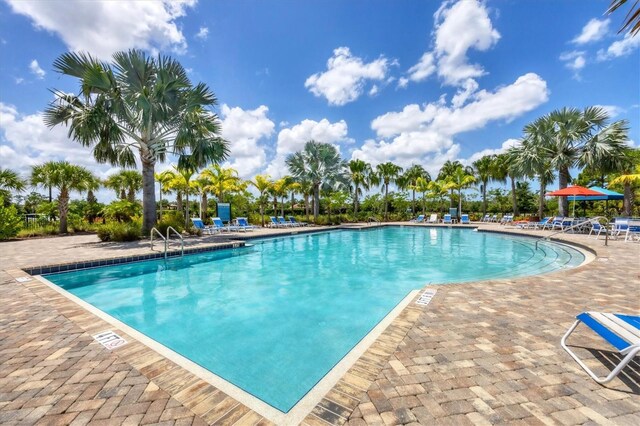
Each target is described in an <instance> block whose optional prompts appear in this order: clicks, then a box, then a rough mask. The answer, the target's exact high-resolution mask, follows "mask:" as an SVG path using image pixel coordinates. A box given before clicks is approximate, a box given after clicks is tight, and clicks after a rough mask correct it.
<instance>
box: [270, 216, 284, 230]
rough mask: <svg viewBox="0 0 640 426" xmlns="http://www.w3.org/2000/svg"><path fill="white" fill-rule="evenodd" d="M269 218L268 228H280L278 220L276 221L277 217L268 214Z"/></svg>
mask: <svg viewBox="0 0 640 426" xmlns="http://www.w3.org/2000/svg"><path fill="white" fill-rule="evenodd" d="M269 219H271V222H270V223H269V228H280V227H281V225H280V222H278V219H276V217H275V216H269Z"/></svg>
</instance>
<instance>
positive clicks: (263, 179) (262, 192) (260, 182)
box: [249, 175, 273, 227]
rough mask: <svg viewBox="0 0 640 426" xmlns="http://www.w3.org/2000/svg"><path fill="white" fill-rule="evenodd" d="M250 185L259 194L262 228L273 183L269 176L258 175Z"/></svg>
mask: <svg viewBox="0 0 640 426" xmlns="http://www.w3.org/2000/svg"><path fill="white" fill-rule="evenodd" d="M249 184H251V185H253V186H254V187H255V188H256V189H257V190H258V193H259V196H258V205H259V206H260V217H261V219H262V226H263V227H264V207H265V205H266V201H267V199H266V194H267V193H268V192H269V191H270V190H271V186H272V185H273V181H272V180H271V177H270V176H269V175H257V176H256V177H254V178H253V180H252V181H249Z"/></svg>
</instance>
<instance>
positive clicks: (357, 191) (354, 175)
mask: <svg viewBox="0 0 640 426" xmlns="http://www.w3.org/2000/svg"><path fill="white" fill-rule="evenodd" d="M348 165H349V178H350V180H351V183H352V184H353V187H352V193H353V215H354V216H355V217H356V218H357V217H358V200H359V199H360V198H359V197H360V195H362V190H368V189H369V188H371V185H372V184H373V181H374V180H375V179H374V176H375V175H374V172H373V169H372V168H371V164H369V163H367V162H366V161H363V160H358V159H356V160H351V161H349V163H348Z"/></svg>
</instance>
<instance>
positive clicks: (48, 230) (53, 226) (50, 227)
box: [18, 222, 60, 238]
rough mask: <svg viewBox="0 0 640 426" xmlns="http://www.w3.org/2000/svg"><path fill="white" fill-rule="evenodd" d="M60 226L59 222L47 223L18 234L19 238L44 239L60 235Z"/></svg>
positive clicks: (23, 230)
mask: <svg viewBox="0 0 640 426" xmlns="http://www.w3.org/2000/svg"><path fill="white" fill-rule="evenodd" d="M59 229H60V225H58V222H47V223H46V224H45V225H41V226H38V227H35V228H27V229H22V230H21V231H20V232H18V238H32V237H44V236H47V235H58V231H59Z"/></svg>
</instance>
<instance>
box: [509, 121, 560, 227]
mask: <svg viewBox="0 0 640 426" xmlns="http://www.w3.org/2000/svg"><path fill="white" fill-rule="evenodd" d="M535 126H536V124H535V123H532V124H527V125H526V126H525V128H524V134H525V138H524V139H523V140H522V143H521V144H520V145H519V146H515V147H512V148H510V150H509V151H510V153H509V155H508V158H509V159H510V160H511V161H512V162H513V164H512V166H513V169H514V170H515V171H516V174H517V175H518V176H526V177H529V178H536V179H538V183H539V185H540V190H539V192H538V217H540V218H542V217H544V208H545V194H546V192H547V184H548V183H549V182H552V181H553V167H552V165H551V160H550V159H549V158H548V157H547V156H546V155H545V152H544V150H543V148H542V147H543V146H544V145H543V143H540V142H539V141H538V139H537V138H538V137H541V136H543V135H544V132H540V131H539V130H538V129H536V127H535Z"/></svg>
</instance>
